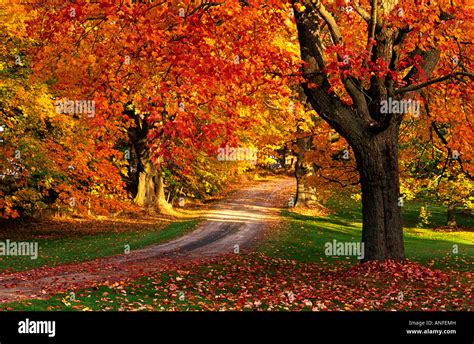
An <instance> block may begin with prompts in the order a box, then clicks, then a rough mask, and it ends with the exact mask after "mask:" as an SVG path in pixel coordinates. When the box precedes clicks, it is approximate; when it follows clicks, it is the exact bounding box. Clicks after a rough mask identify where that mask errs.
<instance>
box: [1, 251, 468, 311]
mask: <svg viewBox="0 0 474 344" xmlns="http://www.w3.org/2000/svg"><path fill="white" fill-rule="evenodd" d="M459 263H460V264H462V263H463V262H459ZM158 265H161V264H158ZM135 278H136V279H135V280H133V281H132V280H128V281H124V280H121V281H113V282H112V281H111V282H107V283H105V284H102V285H100V286H99V285H98V286H94V287H90V288H87V289H83V290H76V291H74V294H71V293H70V292H65V293H60V294H56V295H54V296H53V297H52V298H50V299H48V300H27V301H22V302H18V303H14V304H4V305H3V306H2V307H3V309H4V310H23V309H24V310H78V311H81V310H82V311H83V310H86V311H87V310H104V311H112V310H119V311H144V310H150V311H178V310H179V311H188V310H200V311H229V310H249V311H251V310H261V311H286V310H308V311H334V310H345V311H359V310H422V311H443V310H457V311H461V310H469V311H472V310H473V308H474V307H473V303H472V300H473V295H472V286H473V284H474V283H473V282H474V281H473V274H472V273H471V272H456V271H452V270H443V271H440V270H436V269H430V268H428V267H425V266H422V265H419V264H418V263H414V262H411V261H408V260H407V261H403V262H395V261H386V262H368V263H364V264H356V265H354V264H353V263H352V262H350V261H341V262H339V263H331V264H330V263H327V262H320V263H301V262H297V261H294V260H285V259H278V258H269V257H267V256H265V255H263V254H249V255H230V256H222V257H219V258H214V259H208V260H196V261H191V262H175V263H173V264H166V265H162V266H161V267H157V269H156V270H154V271H147V272H143V273H141V274H140V273H138V274H136V276H135Z"/></svg>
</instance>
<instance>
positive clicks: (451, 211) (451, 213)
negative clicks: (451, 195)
mask: <svg viewBox="0 0 474 344" xmlns="http://www.w3.org/2000/svg"><path fill="white" fill-rule="evenodd" d="M447 225H448V226H451V227H454V226H457V223H456V204H449V205H448V221H447Z"/></svg>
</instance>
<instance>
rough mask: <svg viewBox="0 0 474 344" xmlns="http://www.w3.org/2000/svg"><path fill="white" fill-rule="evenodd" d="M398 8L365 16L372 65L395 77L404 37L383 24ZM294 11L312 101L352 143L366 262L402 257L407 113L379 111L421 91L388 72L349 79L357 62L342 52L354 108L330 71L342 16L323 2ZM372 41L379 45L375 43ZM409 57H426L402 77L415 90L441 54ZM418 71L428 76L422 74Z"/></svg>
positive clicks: (378, 7) (389, 0)
mask: <svg viewBox="0 0 474 344" xmlns="http://www.w3.org/2000/svg"><path fill="white" fill-rule="evenodd" d="M296 3H299V2H298V1H296V0H293V4H294V5H295V4H296ZM395 5H396V1H395V0H382V1H373V2H372V3H371V6H372V7H371V11H370V13H369V12H365V13H363V11H361V13H362V14H361V15H362V16H363V17H364V19H365V20H366V21H367V33H368V36H367V49H368V52H369V56H370V59H371V62H372V63H374V64H379V63H380V61H384V62H385V63H386V65H387V66H388V67H389V69H390V70H391V71H395V70H397V64H398V62H399V59H400V49H401V45H402V44H403V42H404V38H405V34H406V32H404V31H403V30H399V29H394V28H393V27H391V26H388V25H386V23H385V22H384V21H383V19H382V18H383V15H384V14H388V13H389V12H390V11H392V9H393V8H394V6H395ZM294 13H295V19H296V25H297V29H298V40H299V43H300V49H301V58H302V59H303V60H304V61H305V64H304V65H303V66H302V72H303V76H304V77H305V79H306V81H305V82H303V83H302V86H303V89H304V92H305V94H306V96H307V99H308V102H309V103H310V104H311V106H312V107H313V109H314V110H315V111H316V112H317V113H318V115H319V116H320V117H321V118H322V119H323V120H325V121H326V122H327V123H328V124H329V125H330V126H331V127H332V128H333V129H335V130H336V131H337V132H338V133H339V134H340V135H341V136H342V137H344V138H345V139H346V141H347V142H348V144H349V145H350V146H351V147H352V148H353V150H354V152H355V155H356V159H357V167H358V171H359V174H360V181H361V188H362V208H363V209H362V217H363V230H362V240H363V242H364V243H365V260H373V259H402V258H404V252H403V251H404V248H403V230H402V225H401V218H400V208H399V206H398V198H399V172H398V152H397V145H398V128H399V127H400V123H401V122H402V118H403V113H401V112H399V111H390V110H389V111H382V110H381V109H382V107H381V105H382V102H384V101H387V100H388V99H389V98H392V99H395V100H398V101H399V100H401V99H402V98H403V97H404V96H405V95H406V94H408V92H410V91H414V90H417V86H416V87H414V88H411V87H408V86H407V87H401V88H399V85H396V83H395V81H394V80H393V79H392V78H391V77H390V75H389V74H387V75H385V74H384V75H377V74H376V73H371V75H372V76H371V78H370V83H369V84H367V81H366V80H364V79H365V78H357V77H356V76H355V75H351V73H349V75H350V76H346V75H345V72H346V71H349V72H350V70H351V68H352V65H351V63H352V62H350V61H349V62H347V63H346V62H344V60H345V58H346V57H344V55H342V54H338V55H337V59H338V62H339V63H340V64H341V65H342V66H345V67H342V69H346V70H344V71H343V72H342V71H341V73H340V75H339V76H340V81H341V83H342V85H343V86H344V90H345V92H346V95H348V96H349V97H350V98H351V101H352V102H351V104H350V105H348V104H347V102H346V101H343V99H342V98H341V95H340V94H338V93H337V92H335V91H334V86H335V84H334V83H333V82H332V81H331V78H332V77H334V75H335V74H332V75H329V74H328V72H327V69H328V67H329V66H328V65H327V58H328V55H327V53H326V51H327V48H328V45H331V44H332V46H334V47H340V46H344V37H343V32H342V31H341V29H340V27H339V26H338V17H336V16H334V15H333V13H332V12H331V10H328V9H327V8H326V7H325V6H324V4H322V2H321V1H311V2H309V1H308V2H305V8H304V9H303V10H301V9H300V10H298V9H297V8H296V9H295V12H294ZM407 29H409V28H408V27H406V28H404V30H407ZM374 41H375V42H376V44H373V42H374ZM410 55H411V56H415V55H420V56H421V58H422V59H423V60H424V63H422V65H421V66H420V67H419V68H416V67H414V68H412V69H411V71H410V72H409V73H407V75H406V76H405V77H404V78H403V81H404V82H405V83H406V84H407V85H415V84H417V83H419V82H420V79H421V76H423V77H425V78H426V77H429V76H431V74H432V73H433V70H434V68H435V67H436V65H437V63H438V61H439V56H440V54H439V52H438V51H437V50H436V49H428V50H422V49H420V48H418V47H416V48H415V49H414V50H413V51H411V53H410ZM363 63H364V64H365V63H366V62H363ZM420 68H421V69H422V72H423V73H420ZM310 84H311V87H310ZM420 87H421V86H420Z"/></svg>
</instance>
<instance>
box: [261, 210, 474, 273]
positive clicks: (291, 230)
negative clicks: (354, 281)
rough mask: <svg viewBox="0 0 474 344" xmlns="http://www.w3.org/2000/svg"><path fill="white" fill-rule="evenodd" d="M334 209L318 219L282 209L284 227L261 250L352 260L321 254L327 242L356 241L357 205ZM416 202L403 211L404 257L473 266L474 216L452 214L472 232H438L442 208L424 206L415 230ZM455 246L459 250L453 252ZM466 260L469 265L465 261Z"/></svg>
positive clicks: (313, 258) (303, 257) (272, 253)
mask: <svg viewBox="0 0 474 344" xmlns="http://www.w3.org/2000/svg"><path fill="white" fill-rule="evenodd" d="M332 206H337V209H339V210H338V211H337V212H335V213H333V214H331V215H328V216H322V217H312V216H306V215H301V214H297V213H295V212H290V211H287V210H284V211H283V212H282V216H283V217H284V218H285V219H286V221H287V225H286V226H285V227H284V228H283V229H281V230H280V231H278V232H276V233H270V235H267V238H266V240H265V241H264V243H263V245H262V246H261V247H260V248H259V250H260V252H262V253H264V254H266V255H269V256H272V257H278V258H284V259H296V260H298V261H305V262H317V261H329V262H335V261H340V260H341V259H347V260H351V261H353V262H356V261H357V258H355V257H347V258H341V257H336V256H334V257H331V256H326V255H325V252H324V245H325V243H326V242H331V241H332V240H334V239H335V240H337V241H356V242H358V241H360V239H361V236H362V232H361V228H362V220H361V215H360V214H361V213H360V211H361V210H360V206H359V205H358V204H357V203H356V202H355V201H350V202H345V204H343V205H341V204H336V205H335V204H334V203H333V204H332ZM420 206H422V205H421V204H420V203H417V202H411V203H406V204H405V205H404V207H403V209H402V219H403V224H404V239H405V255H406V257H407V258H408V259H410V260H413V261H417V262H420V263H423V264H427V263H430V265H431V264H432V265H434V266H435V267H437V268H442V267H444V266H446V265H448V266H449V265H450V263H452V267H453V268H455V269H456V270H472V264H473V257H474V232H472V226H474V219H473V218H472V217H469V216H468V215H463V214H459V215H458V216H457V220H458V225H460V226H471V231H468V230H462V229H460V230H458V231H440V230H433V228H439V227H442V226H443V225H444V224H445V221H446V208H445V207H443V206H429V210H430V212H431V214H432V216H431V217H430V218H429V221H430V223H429V224H428V226H426V227H427V228H419V227H417V224H418V222H419V221H418V215H419V209H420ZM453 245H457V250H458V253H457V254H455V253H453V249H454V247H453ZM469 262H470V264H469Z"/></svg>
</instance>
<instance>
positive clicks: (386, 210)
mask: <svg viewBox="0 0 474 344" xmlns="http://www.w3.org/2000/svg"><path fill="white" fill-rule="evenodd" d="M397 138H398V133H397V130H395V129H393V128H392V129H391V130H388V131H384V132H383V133H380V134H378V135H377V136H375V137H373V140H372V142H366V144H362V145H355V147H357V148H355V149H354V151H355V155H356V160H357V169H358V171H359V174H360V181H361V188H362V223H363V224H362V242H364V248H365V256H364V260H374V259H378V260H380V259H403V258H404V244H403V229H402V221H401V212H400V207H399V197H400V183H399V168H398V139H397Z"/></svg>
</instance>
